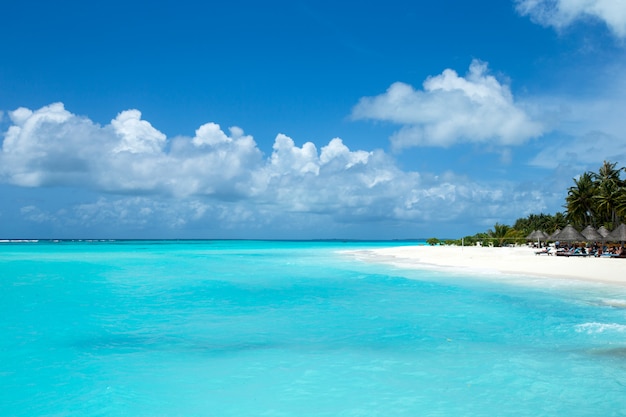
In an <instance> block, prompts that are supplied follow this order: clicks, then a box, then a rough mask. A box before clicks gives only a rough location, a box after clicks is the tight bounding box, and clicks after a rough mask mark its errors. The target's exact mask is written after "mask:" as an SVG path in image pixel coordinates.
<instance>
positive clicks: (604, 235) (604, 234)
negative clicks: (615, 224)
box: [598, 226, 611, 237]
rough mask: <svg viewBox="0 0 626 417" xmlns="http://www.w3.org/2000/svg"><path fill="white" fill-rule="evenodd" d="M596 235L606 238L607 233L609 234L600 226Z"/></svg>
mask: <svg viewBox="0 0 626 417" xmlns="http://www.w3.org/2000/svg"><path fill="white" fill-rule="evenodd" d="M598 233H600V234H601V235H602V237H607V236H608V234H609V233H611V232H610V231H609V230H608V229H607V228H606V227H604V226H600V228H599V229H598Z"/></svg>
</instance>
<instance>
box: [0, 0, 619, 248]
mask: <svg viewBox="0 0 626 417" xmlns="http://www.w3.org/2000/svg"><path fill="white" fill-rule="evenodd" d="M92 3H93V4H92ZM0 10H1V15H2V17H3V18H2V25H0V39H2V46H1V52H0V145H1V148H0V201H1V204H0V239H45V238H50V239H54V238H76V239H88V238H93V239H114V238H119V239H130V238H137V239H155V238H174V239H195V238H205V239H412V238H430V237H439V238H460V237H462V236H466V235H473V234H475V233H478V232H484V231H486V230H488V229H490V228H493V226H494V224H495V223H504V224H513V223H514V222H515V220H516V219H518V218H521V217H526V216H528V215H529V214H533V213H534V214H539V213H546V214H554V213H556V212H558V211H561V212H562V211H564V207H563V204H564V201H565V196H566V195H567V188H568V187H570V186H572V185H573V178H575V177H576V176H577V175H580V174H581V173H583V172H585V171H590V170H591V171H597V169H598V168H599V167H600V165H601V164H602V162H603V161H605V160H608V161H611V162H617V163H618V166H626V133H625V132H626V117H625V116H626V0H477V1H472V2H459V1H453V0H439V1H437V2H426V1H418V2H415V1H400V0H387V1H384V2H383V1H371V0H365V1H362V2H358V3H355V2H337V1H326V0H317V1H312V0H311V1H306V0H291V1H282V0H268V1H265V2H253V1H244V0H231V1H228V2H214V1H207V2H197V1H188V0H178V1H170V0H163V1H157V2H154V3H150V4H147V3H146V2H141V1H136V0H125V1H118V0H110V1H107V2H84V1H72V0H59V1H55V2H49V1H45V2H44V1H29V2H5V4H3V5H2V6H1V8H0Z"/></svg>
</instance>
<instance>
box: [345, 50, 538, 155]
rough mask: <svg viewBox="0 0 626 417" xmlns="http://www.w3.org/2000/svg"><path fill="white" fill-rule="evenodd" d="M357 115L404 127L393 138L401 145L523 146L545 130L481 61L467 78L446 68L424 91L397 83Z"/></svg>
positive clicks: (369, 100) (360, 105)
mask: <svg viewBox="0 0 626 417" xmlns="http://www.w3.org/2000/svg"><path fill="white" fill-rule="evenodd" d="M352 116H353V118H355V119H371V120H381V121H389V122H392V123H396V124H400V125H402V128H401V129H400V130H399V131H397V132H396V133H395V134H394V135H393V136H392V137H391V141H392V143H393V145H394V147H396V148H406V147H411V146H443V147H447V146H452V145H454V144H457V143H461V142H472V143H490V144H498V145H518V144H521V143H524V142H526V141H527V140H529V139H531V138H534V137H537V136H539V135H541V134H542V133H543V131H544V128H543V127H542V125H541V124H540V123H539V122H537V121H534V120H531V118H530V117H529V116H528V114H527V113H526V112H525V111H524V109H523V108H522V107H521V106H520V105H519V104H517V103H515V101H514V99H513V95H512V94H511V91H510V89H509V87H508V86H507V85H505V84H501V83H500V82H499V81H498V80H497V79H496V78H495V77H494V76H492V75H489V74H488V71H487V64H486V63H483V62H480V61H478V60H474V61H472V64H471V65H470V68H469V72H468V73H467V75H466V76H465V77H460V76H459V75H458V74H457V73H456V72H455V71H453V70H451V69H446V70H445V71H443V73H441V74H440V75H437V76H434V77H429V78H428V79H427V80H426V81H424V83H423V90H415V89H413V88H412V87H411V86H410V85H407V84H404V83H400V82H397V83H395V84H392V85H391V87H389V89H388V90H387V92H386V93H384V94H381V95H379V96H376V97H365V98H362V99H361V100H360V101H359V103H358V104H357V105H356V106H355V108H354V109H353V112H352Z"/></svg>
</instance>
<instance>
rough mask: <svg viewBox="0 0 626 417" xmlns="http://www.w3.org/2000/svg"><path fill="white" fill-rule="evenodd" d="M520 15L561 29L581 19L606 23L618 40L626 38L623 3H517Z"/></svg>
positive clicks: (599, 0)
mask: <svg viewBox="0 0 626 417" xmlns="http://www.w3.org/2000/svg"><path fill="white" fill-rule="evenodd" d="M516 3H517V5H516V8H517V11H518V12H519V13H520V14H522V15H524V16H529V17H530V18H531V19H532V20H533V21H535V22H537V23H539V24H541V25H544V26H553V27H555V28H557V29H562V28H564V27H566V26H569V25H571V24H572V23H574V22H575V21H578V20H582V19H598V20H600V21H603V22H604V23H605V24H606V25H607V26H608V28H609V29H610V30H611V31H612V32H613V33H614V34H615V36H617V37H620V38H624V37H626V4H624V1H623V0H516Z"/></svg>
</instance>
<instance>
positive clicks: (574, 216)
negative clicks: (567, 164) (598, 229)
mask: <svg viewBox="0 0 626 417" xmlns="http://www.w3.org/2000/svg"><path fill="white" fill-rule="evenodd" d="M574 184H575V185H574V186H573V187H570V188H569V189H568V191H567V197H566V198H565V204H566V205H565V207H566V209H567V217H568V219H569V220H570V221H571V222H572V223H574V224H575V225H577V226H584V225H587V224H591V225H594V226H595V221H594V220H595V213H594V207H595V204H594V203H595V201H594V195H595V193H596V186H595V184H594V181H593V177H592V175H591V173H590V172H585V173H584V174H582V175H581V176H580V177H579V178H578V179H576V178H574Z"/></svg>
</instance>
